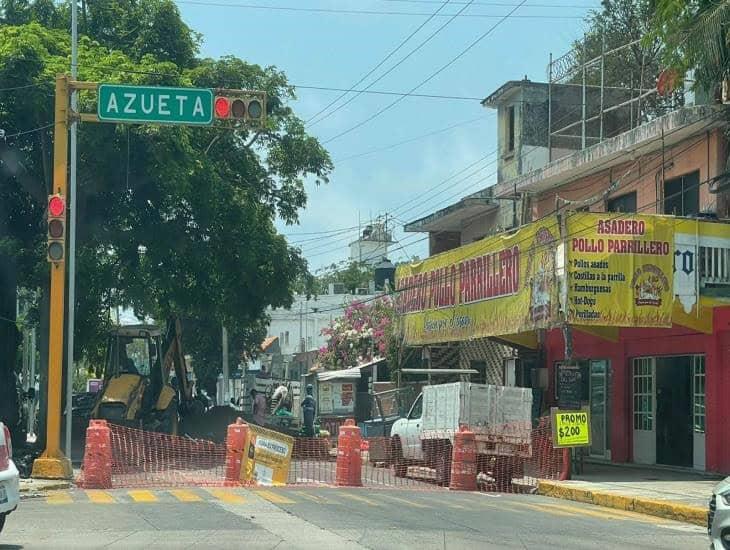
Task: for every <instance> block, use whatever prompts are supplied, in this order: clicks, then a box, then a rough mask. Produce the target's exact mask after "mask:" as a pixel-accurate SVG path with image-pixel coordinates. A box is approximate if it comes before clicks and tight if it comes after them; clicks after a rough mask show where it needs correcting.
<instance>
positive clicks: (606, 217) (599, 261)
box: [566, 213, 674, 327]
mask: <svg viewBox="0 0 730 550" xmlns="http://www.w3.org/2000/svg"><path fill="white" fill-rule="evenodd" d="M566 225H567V235H566V248H567V276H568V281H567V287H568V293H567V300H568V304H567V306H568V307H567V312H566V313H567V315H566V317H567V319H566V320H567V321H568V322H569V323H573V324H576V325H597V326H617V327H668V326H671V324H672V304H673V300H674V294H673V285H672V283H673V266H674V222H673V220H672V219H671V218H664V217H659V216H639V215H632V216H631V217H630V218H629V217H627V216H626V215H625V214H592V213H577V214H572V215H570V216H569V217H568V219H567V224H566Z"/></svg>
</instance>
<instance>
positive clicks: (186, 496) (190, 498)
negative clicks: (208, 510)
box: [170, 489, 203, 502]
mask: <svg viewBox="0 0 730 550" xmlns="http://www.w3.org/2000/svg"><path fill="white" fill-rule="evenodd" d="M170 494H171V495H172V496H174V497H175V498H176V499H178V500H179V501H180V502H200V501H201V500H203V499H202V498H200V497H199V496H198V495H196V494H195V493H193V492H192V491H186V490H184V489H175V490H172V491H170Z"/></svg>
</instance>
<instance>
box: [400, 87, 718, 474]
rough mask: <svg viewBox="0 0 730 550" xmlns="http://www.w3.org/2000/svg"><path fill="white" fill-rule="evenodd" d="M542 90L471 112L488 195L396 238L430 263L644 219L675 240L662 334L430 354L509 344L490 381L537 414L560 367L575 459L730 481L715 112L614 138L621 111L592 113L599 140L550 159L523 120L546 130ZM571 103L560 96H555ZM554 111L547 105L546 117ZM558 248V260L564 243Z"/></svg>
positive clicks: (571, 142)
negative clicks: (549, 229)
mask: <svg viewBox="0 0 730 550" xmlns="http://www.w3.org/2000/svg"><path fill="white" fill-rule="evenodd" d="M545 87H546V85H541V84H539V83H531V82H521V81H512V82H508V83H507V84H505V85H504V86H503V87H501V88H500V89H499V90H497V91H496V92H494V93H493V94H491V95H490V96H489V97H488V98H487V99H485V100H484V102H483V104H484V105H485V106H488V107H493V108H497V109H498V121H499V122H498V132H499V133H498V142H499V145H498V147H499V149H498V150H499V155H500V156H499V177H498V181H497V183H496V185H494V186H492V187H490V188H489V189H485V190H482V191H480V192H477V193H474V194H471V195H469V196H467V197H464V198H463V199H462V200H460V201H458V202H457V203H455V204H453V205H450V206H448V207H446V208H443V209H441V210H439V211H437V212H434V213H432V214H430V215H428V216H425V217H424V218H421V219H419V220H415V221H413V222H411V223H409V224H407V225H406V226H405V230H406V231H410V232H426V233H428V234H429V237H430V239H429V243H430V252H431V254H432V255H433V254H438V253H440V252H444V251H447V250H453V251H456V250H458V249H460V248H464V247H466V246H469V245H470V244H471V243H474V242H475V241H477V240H481V239H485V237H486V238H489V236H490V235H503V236H504V237H505V238H507V237H509V236H512V235H516V234H517V233H516V232H515V231H514V230H515V229H517V228H520V229H519V231H522V230H523V228H530V227H534V226H535V225H536V224H540V223H545V222H544V220H548V219H550V218H551V217H557V219H558V220H560V219H564V218H568V217H570V216H574V215H576V214H577V213H581V212H589V213H596V214H598V213H616V214H614V215H613V218H612V219H614V218H616V216H617V215H618V213H620V219H622V220H623V219H626V220H629V221H632V222H633V221H636V220H644V219H649V218H642V217H641V216H649V217H651V219H649V221H648V222H647V223H649V222H651V223H655V222H654V221H652V220H666V221H665V222H663V221H659V222H656V223H670V224H672V227H675V228H683V229H675V230H673V234H672V235H671V239H670V240H671V241H672V242H673V244H672V245H671V246H673V247H674V248H673V249H672V250H671V254H673V257H674V276H673V279H672V274H671V270H670V273H669V277H668V278H669V280H670V286H671V288H672V289H673V293H674V302H673V310H672V313H671V323H670V324H671V326H663V327H661V328H648V327H647V326H646V325H631V323H625V324H619V325H612V326H605V327H598V326H596V327H592V326H585V325H582V324H581V323H576V324H573V325H571V328H572V331H566V330H565V329H561V328H558V327H559V326H560V323H558V322H556V323H555V324H549V325H547V328H543V329H540V330H534V331H530V332H529V333H528V332H525V333H524V334H521V335H519V336H520V338H517V337H516V336H518V335H514V334H494V335H490V337H488V338H479V337H478V336H479V334H476V333H475V335H474V337H473V338H464V339H461V340H460V341H451V342H442V343H440V344H439V345H438V346H436V347H439V348H449V349H458V350H459V357H460V363H461V364H462V365H463V364H464V362H466V361H474V360H475V359H474V357H476V356H477V355H478V354H479V353H482V354H484V353H485V352H484V351H482V352H479V351H478V350H477V351H475V350H474V348H475V344H474V343H475V342H478V341H484V340H487V341H489V342H492V343H494V342H498V343H500V344H504V345H506V346H508V347H507V348H502V349H503V352H504V369H503V371H502V372H503V378H502V380H503V381H505V382H506V381H511V380H514V383H516V384H519V385H526V386H530V387H533V390H534V395H536V396H539V399H540V400H541V401H542V406H543V410H544V409H545V408H547V407H549V406H554V405H556V404H558V403H559V402H560V395H559V391H558V389H559V388H558V375H559V373H560V372H561V369H563V368H564V367H565V366H566V363H567V365H568V366H571V367H574V368H577V369H578V370H579V371H580V379H581V380H583V383H582V385H581V387H580V388H579V390H578V392H577V395H578V399H579V401H580V403H581V405H584V406H587V407H588V408H589V410H590V411H591V417H592V420H591V428H592V432H593V442H592V445H591V447H590V448H589V449H587V450H586V452H587V454H590V455H591V456H593V457H596V458H599V459H604V460H611V461H613V462H634V463H642V464H662V465H668V466H678V467H686V468H694V469H696V470H708V471H714V472H723V473H730V444H728V439H727V437H726V436H725V430H724V428H723V426H724V422H725V419H726V418H727V417H728V416H730V402H728V400H727V399H726V395H727V394H728V392H730V377H728V376H727V373H726V370H727V365H728V364H730V268H729V267H728V266H730V224H728V223H727V220H728V218H729V217H730V198H729V197H728V189H730V173H728V150H729V147H728V142H727V138H726V134H725V132H726V130H727V122H726V121H727V120H728V112H727V107H726V106H723V105H717V104H711V105H692V106H686V107H678V108H675V109H674V110H669V111H668V112H667V113H666V114H663V115H661V116H655V117H649V118H648V121H646V119H645V121H644V122H643V123H640V124H638V125H637V124H636V121H631V127H630V128H628V129H624V130H622V129H621V126H622V116H620V115H619V114H618V112H619V111H620V109H614V110H613V111H612V114H611V115H610V116H607V117H606V118H603V117H602V115H601V118H603V130H602V131H601V129H600V128H598V132H596V128H595V126H590V125H589V126H588V128H587V130H586V132H585V133H584V136H581V138H580V140H577V139H576V138H575V136H573V138H572V139H564V140H563V141H562V142H561V141H557V143H556V140H555V136H552V141H553V143H552V144H551V145H552V148H550V147H548V143H547V135H546V134H547V131H542V132H540V131H533V130H534V127H535V125H536V121H540V120H543V121H544V119H545V113H544V112H542V111H541V110H540V108H539V106H540V104H541V102H542V101H543V98H544V97H545V93H546V90H545ZM571 93H572V92H570V90H569V89H568V88H566V89H565V94H566V97H568V96H570V94H571ZM553 97H555V96H553ZM620 99H621V98H620V97H618V98H617V101H618V100H620ZM559 111H560V107H559V106H557V107H556V108H554V109H553V113H556V112H559ZM565 112H568V111H565ZM579 122H580V121H579ZM537 126H538V129H539V125H537ZM547 127H551V128H552V126H550V125H546V126H545V128H547ZM530 128H533V129H530ZM637 216H638V217H637ZM607 219H609V218H607ZM688 228H694V229H692V230H691V231H689V230H688ZM561 231H564V230H561ZM493 238H495V239H496V238H498V237H493ZM559 239H560V240H559V242H562V243H563V244H562V245H561V246H562V247H563V248H561V249H560V250H562V251H563V252H562V254H565V251H566V250H568V247H569V246H571V244H572V241H571V240H570V235H569V234H563V235H560V236H559ZM637 239H640V238H639V237H636V236H633V237H629V240H631V241H632V242H636V241H637ZM556 254H557V252H556ZM560 257H561V256H559V255H556V256H555V262H556V263H555V266H556V267H555V268H553V269H555V270H556V271H555V272H554V273H555V278H556V281H562V282H560V283H559V284H562V285H570V282H569V281H567V280H566V279H565V277H566V271H565V270H567V269H568V266H565V265H564V264H563V265H561V264H560V261H559V258H560ZM563 257H564V256H563ZM607 258H608V259H609V260H611V256H610V255H609V256H607ZM636 261H639V260H636ZM670 265H671V263H670ZM558 268H560V269H563V271H562V272H561V271H559V269H558ZM447 269H448V268H447ZM561 277H562V278H561ZM556 284H558V283H556ZM560 288H565V286H563V287H560ZM636 292H637V293H638V292H639V290H638V287H637V290H636ZM561 299H562V295H561ZM616 299H617V300H620V299H624V297H621V296H618V295H617V296H616ZM636 299H638V298H636ZM631 300H633V298H631V299H630V300H629V301H631ZM496 302H497V300H491V301H490V302H486V303H487V304H489V303H491V304H496ZM632 303H633V302H632ZM637 303H638V302H637ZM467 307H468V306H467ZM484 307H488V306H484ZM560 307H563V308H565V309H564V310H561V311H558V312H557V313H556V315H557V316H556V317H555V319H556V320H557V319H560V318H564V316H565V315H566V313H565V311H567V310H568V308H569V307H570V306H569V305H568V304H567V303H565V302H563V303H562V306H560ZM456 313H457V312H455V313H454V314H456ZM426 314H428V312H426ZM561 315H562V316H563V317H561ZM562 324H563V326H565V325H566V323H565V322H564V321H563V322H562ZM609 324H610V323H609ZM429 347H434V346H429ZM505 349H506V351H504V350H505ZM467 350H468V352H467ZM493 353H494V352H493ZM475 354H476V355H475ZM484 356H486V355H484ZM480 357H481V356H480ZM514 359H516V360H514ZM476 360H478V359H476Z"/></svg>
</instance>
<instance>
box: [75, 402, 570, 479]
mask: <svg viewBox="0 0 730 550" xmlns="http://www.w3.org/2000/svg"><path fill="white" fill-rule="evenodd" d="M109 427H110V430H111V454H112V460H111V464H112V475H111V477H112V486H113V487H115V488H121V487H125V488H126V487H174V486H226V485H228V486H230V485H239V484H241V483H240V482H238V481H235V482H231V481H228V482H227V481H226V445H225V444H216V443H213V442H210V441H204V440H192V439H189V438H187V437H180V436H171V435H166V434H160V433H154V432H145V431H142V430H138V429H134V428H129V427H123V426H117V425H111V424H110V425H109ZM269 432H270V433H273V432H271V431H270V430H269ZM477 432H479V430H477ZM490 432H491V434H492V435H486V436H485V434H483V433H477V434H475V435H474V440H473V441H474V442H473V443H470V444H471V445H473V448H472V447H468V445H467V448H466V449H464V448H462V445H461V444H460V443H459V439H458V438H457V436H456V434H455V433H454V432H439V433H429V434H424V435H427V436H428V437H427V438H424V439H423V440H422V439H421V438H419V437H418V436H414V437H413V438H412V440H407V441H401V439H400V438H398V437H369V438H360V437H359V430H357V429H354V430H353V431H352V432H351V434H352V436H353V437H354V438H355V440H353V439H352V438H349V439H348V438H338V436H337V434H332V436H331V437H327V438H325V437H312V438H304V437H298V438H294V446H293V450H292V455H291V463H290V466H289V472H288V479H287V485H292V486H295V485H307V486H335V485H337V484H338V482H339V484H342V483H343V480H345V482H344V483H352V484H359V485H362V486H365V487H372V488H389V487H395V488H408V489H424V490H433V489H439V488H441V487H448V486H449V485H451V486H452V488H456V487H457V486H458V487H460V488H462V489H463V488H464V487H465V486H466V487H470V488H471V489H476V490H480V491H494V492H533V491H534V490H535V489H536V487H537V483H538V480H540V479H566V478H567V477H568V471H567V469H568V468H569V467H570V464H569V461H568V460H566V451H565V450H564V449H553V445H552V436H551V431H550V422H549V418H547V417H545V418H541V419H539V421H538V423H537V426H536V427H535V428H532V427H531V426H529V425H527V426H525V425H524V424H520V425H517V424H515V425H507V426H501V427H500V428H499V429H498V430H495V429H492V430H490ZM495 434H499V435H498V436H496V435H495ZM357 440H359V443H357V442H356V441H357ZM455 441H456V446H457V451H456V452H455V449H454V446H455ZM338 443H339V444H340V449H339V456H338ZM353 445H356V446H357V448H356V449H355V448H353V447H352V446H353ZM345 447H348V450H345ZM343 453H346V454H347V456H345V455H344V454H343ZM350 455H352V456H350ZM348 457H350V458H348ZM338 458H339V468H340V471H339V474H338ZM455 459H456V464H454V460H455ZM462 462H464V463H463V464H462ZM452 473H453V474H454V476H455V477H454V478H453V479H452ZM474 476H475V477H476V483H475V484H474V483H473V480H470V479H469V478H473V477H474ZM83 477H84V473H83V471H82V472H81V476H80V478H79V483H80V484H82V485H83ZM348 480H349V481H348Z"/></svg>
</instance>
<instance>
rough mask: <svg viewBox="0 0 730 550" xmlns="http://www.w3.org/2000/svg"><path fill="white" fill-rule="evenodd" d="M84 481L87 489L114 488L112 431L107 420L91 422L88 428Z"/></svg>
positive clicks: (82, 482)
mask: <svg viewBox="0 0 730 550" xmlns="http://www.w3.org/2000/svg"><path fill="white" fill-rule="evenodd" d="M82 476H83V479H82V480H81V482H80V483H79V484H80V485H81V486H82V487H84V488H85V489H111V488H112V449H111V430H110V429H109V425H108V424H107V423H106V420H91V421H90V423H89V427H88V428H86V447H85V449H84V465H83V469H82Z"/></svg>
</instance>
